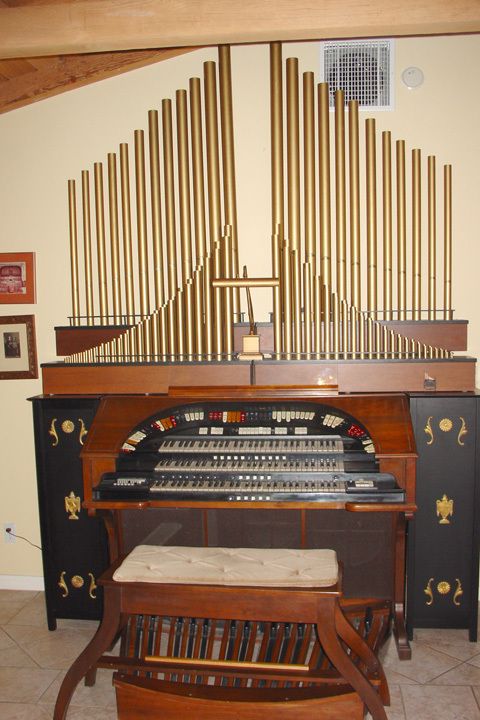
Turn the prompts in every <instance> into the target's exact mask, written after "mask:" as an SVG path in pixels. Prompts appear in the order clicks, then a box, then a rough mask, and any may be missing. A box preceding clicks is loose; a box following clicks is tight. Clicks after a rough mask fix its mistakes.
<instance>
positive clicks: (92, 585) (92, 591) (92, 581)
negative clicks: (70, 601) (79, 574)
mask: <svg viewBox="0 0 480 720" xmlns="http://www.w3.org/2000/svg"><path fill="white" fill-rule="evenodd" d="M88 577H89V578H90V587H89V588H88V594H89V595H90V597H91V598H92V600H96V599H97V596H96V594H95V590H96V589H97V587H98V586H97V583H96V582H95V576H94V575H93V573H90V572H89V573H88Z"/></svg>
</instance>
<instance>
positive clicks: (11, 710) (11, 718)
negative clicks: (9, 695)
mask: <svg viewBox="0 0 480 720" xmlns="http://www.w3.org/2000/svg"><path fill="white" fill-rule="evenodd" d="M0 715H1V718H2V720H51V717H52V711H51V710H50V708H47V707H42V706H41V705H34V704H33V703H28V704H27V703H0Z"/></svg>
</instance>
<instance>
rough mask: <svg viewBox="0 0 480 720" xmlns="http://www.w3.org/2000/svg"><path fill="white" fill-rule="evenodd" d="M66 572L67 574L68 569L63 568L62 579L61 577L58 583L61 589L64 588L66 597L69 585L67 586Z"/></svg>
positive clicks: (63, 592) (63, 594)
mask: <svg viewBox="0 0 480 720" xmlns="http://www.w3.org/2000/svg"><path fill="white" fill-rule="evenodd" d="M66 574H67V571H66V570H63V571H62V572H61V573H60V579H59V581H58V583H57V585H58V587H59V588H60V590H62V597H64V598H66V597H67V596H68V587H67V583H66V582H65V575H66Z"/></svg>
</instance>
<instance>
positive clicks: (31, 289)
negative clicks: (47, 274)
mask: <svg viewBox="0 0 480 720" xmlns="http://www.w3.org/2000/svg"><path fill="white" fill-rule="evenodd" d="M34 302H35V253H31V252H27V253H0V303H10V304H14V303H34Z"/></svg>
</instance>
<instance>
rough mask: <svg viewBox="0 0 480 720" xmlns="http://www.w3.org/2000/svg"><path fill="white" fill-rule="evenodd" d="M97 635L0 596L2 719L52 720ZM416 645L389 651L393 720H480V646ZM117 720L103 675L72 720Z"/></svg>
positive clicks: (451, 638) (82, 624) (462, 639)
mask: <svg viewBox="0 0 480 720" xmlns="http://www.w3.org/2000/svg"><path fill="white" fill-rule="evenodd" d="M95 629H96V623H94V622H89V621H85V620H83V621H80V620H60V621H59V622H58V629H57V630H56V631H55V632H50V631H49V630H48V629H47V626H46V621H45V608H44V599H43V594H42V593H36V592H27V591H13V590H0V718H1V720H46V719H48V718H51V717H52V715H53V706H54V703H55V699H56V696H57V692H58V688H59V686H60V682H61V679H62V677H63V675H64V673H65V670H66V669H67V668H68V667H69V665H70V664H71V663H72V661H73V660H74V659H75V658H76V657H77V655H78V654H79V652H80V650H81V649H82V648H83V647H84V646H85V645H86V643H87V642H88V641H89V640H90V638H91V637H92V635H93V633H94V632H95ZM412 646H413V659H412V660H409V661H400V660H398V658H397V656H396V652H395V648H394V644H393V643H392V642H389V643H388V645H387V647H386V648H385V652H384V656H383V663H384V667H385V670H386V674H387V678H388V682H389V685H390V693H391V698H392V704H391V706H390V708H388V709H387V714H388V718H389V720H480V643H479V644H478V645H477V644H476V643H470V642H469V641H468V637H467V631H466V630H418V631H417V632H416V633H415V639H414V641H413V644H412ZM116 717H117V714H116V710H115V695H114V692H113V689H112V686H111V673H110V672H108V671H105V670H101V671H99V673H98V678H97V683H96V685H95V687H93V688H86V687H84V686H83V685H81V686H79V687H78V689H77V691H76V693H75V695H74V698H73V701H72V704H71V705H70V709H69V712H68V720H116ZM345 720H348V719H347V718H346V719H345Z"/></svg>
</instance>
